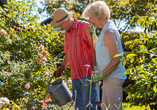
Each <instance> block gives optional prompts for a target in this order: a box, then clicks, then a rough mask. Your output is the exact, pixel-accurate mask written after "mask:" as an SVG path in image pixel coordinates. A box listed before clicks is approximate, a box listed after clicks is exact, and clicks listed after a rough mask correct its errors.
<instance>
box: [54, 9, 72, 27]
mask: <svg viewBox="0 0 157 110" xmlns="http://www.w3.org/2000/svg"><path fill="white" fill-rule="evenodd" d="M74 12H75V11H74V10H71V11H67V10H66V9H65V8H58V9H56V10H55V11H54V12H53V16H54V19H53V21H52V26H53V27H56V26H59V25H60V24H62V23H63V22H64V21H66V20H68V19H69V18H70V17H71V16H72V15H73V14H74Z"/></svg>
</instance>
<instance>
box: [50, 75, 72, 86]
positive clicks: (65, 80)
mask: <svg viewBox="0 0 157 110" xmlns="http://www.w3.org/2000/svg"><path fill="white" fill-rule="evenodd" d="M61 76H63V78H64V79H65V81H66V84H67V87H68V88H69V84H68V80H67V78H66V77H65V76H64V75H63V74H61ZM53 77H54V75H53V76H52V77H51V78H50V80H49V82H48V85H50V82H51V80H52V79H53Z"/></svg>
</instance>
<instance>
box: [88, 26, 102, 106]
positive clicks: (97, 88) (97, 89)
mask: <svg viewBox="0 0 157 110" xmlns="http://www.w3.org/2000/svg"><path fill="white" fill-rule="evenodd" d="M91 24H92V23H90V25H91ZM90 34H91V40H92V50H93V61H94V67H93V68H94V72H95V71H96V70H97V68H96V56H95V49H94V44H93V41H94V40H93V33H90ZM96 93H97V102H98V103H99V102H100V92H99V82H97V83H96Z"/></svg>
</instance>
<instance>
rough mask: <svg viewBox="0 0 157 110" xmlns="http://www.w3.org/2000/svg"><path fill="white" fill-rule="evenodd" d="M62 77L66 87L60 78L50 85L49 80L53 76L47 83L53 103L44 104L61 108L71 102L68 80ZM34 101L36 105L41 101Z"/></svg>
mask: <svg viewBox="0 0 157 110" xmlns="http://www.w3.org/2000/svg"><path fill="white" fill-rule="evenodd" d="M62 76H63V78H64V79H65V81H66V84H67V85H66V84H65V83H64V81H63V79H61V78H60V79H57V80H56V81H54V82H52V83H51V80H52V79H53V77H54V76H52V77H51V78H50V80H49V82H48V92H49V94H50V96H51V97H52V98H53V99H54V100H55V101H51V102H46V104H56V105H58V106H63V105H65V104H66V103H68V102H70V101H71V100H72V93H71V91H70V90H69V88H68V87H69V85H68V80H67V79H66V77H65V76H64V75H62ZM35 101H36V103H38V104H41V103H42V102H41V101H38V100H35Z"/></svg>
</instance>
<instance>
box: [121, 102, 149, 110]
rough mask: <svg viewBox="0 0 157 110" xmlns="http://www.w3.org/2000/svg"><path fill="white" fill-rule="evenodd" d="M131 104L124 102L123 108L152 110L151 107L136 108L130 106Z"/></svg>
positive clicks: (125, 109)
mask: <svg viewBox="0 0 157 110" xmlns="http://www.w3.org/2000/svg"><path fill="white" fill-rule="evenodd" d="M130 105H131V104H130V103H127V102H123V103H122V106H123V110H151V109H150V107H149V106H147V107H146V106H144V105H143V106H136V105H133V106H130Z"/></svg>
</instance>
